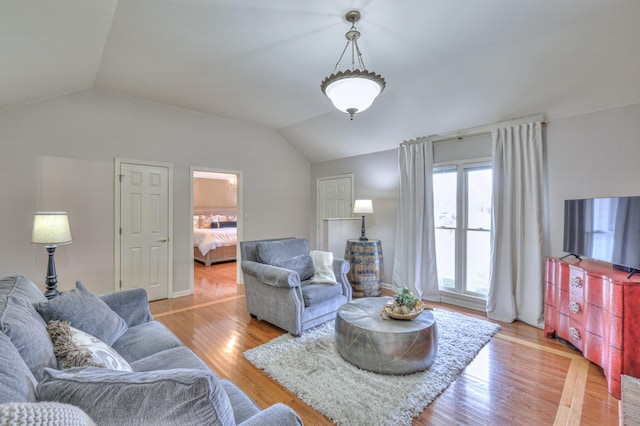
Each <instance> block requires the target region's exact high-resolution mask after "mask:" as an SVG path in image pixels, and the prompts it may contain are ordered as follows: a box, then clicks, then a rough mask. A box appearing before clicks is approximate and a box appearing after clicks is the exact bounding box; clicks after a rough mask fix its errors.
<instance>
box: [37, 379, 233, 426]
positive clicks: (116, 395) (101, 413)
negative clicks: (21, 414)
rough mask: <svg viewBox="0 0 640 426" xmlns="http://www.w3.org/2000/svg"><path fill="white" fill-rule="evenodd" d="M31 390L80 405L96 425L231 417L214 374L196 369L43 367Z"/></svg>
mask: <svg viewBox="0 0 640 426" xmlns="http://www.w3.org/2000/svg"><path fill="white" fill-rule="evenodd" d="M37 392H38V396H39V397H40V399H41V400H43V401H54V402H62V403H66V404H72V405H75V406H77V407H80V408H81V409H82V410H83V411H84V412H86V413H87V414H88V415H89V416H90V417H91V418H92V419H94V420H95V421H96V422H97V423H98V424H100V425H124V424H137V425H142V424H149V425H159V424H162V425H168V426H169V425H175V426H184V425H229V424H233V423H234V415H233V409H232V407H231V403H230V402H229V398H228V396H227V394H226V393H225V391H224V389H223V387H222V386H221V385H220V382H219V381H218V378H217V377H216V376H215V375H214V374H212V373H211V372H206V371H202V370H191V369H173V370H159V371H149V372H140V373H129V372H124V371H115V370H106V369H104V368H96V367H86V368H71V369H68V370H60V371H58V370H51V369H47V370H46V371H45V379H44V380H43V381H42V382H40V383H39V384H38V388H37Z"/></svg>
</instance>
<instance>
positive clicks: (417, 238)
mask: <svg viewBox="0 0 640 426" xmlns="http://www.w3.org/2000/svg"><path fill="white" fill-rule="evenodd" d="M399 163H400V200H399V203H398V216H397V223H396V248H395V249H396V250H395V257H394V261H393V279H392V285H393V288H394V289H395V290H399V289H401V288H403V287H407V288H409V289H410V290H411V291H412V292H413V294H414V295H415V296H416V297H419V298H420V299H426V300H431V301H439V300H440V292H439V290H438V275H437V272H436V249H435V246H436V244H435V235H434V220H433V144H432V142H431V141H430V140H424V141H420V142H417V143H404V144H402V145H400V148H399Z"/></svg>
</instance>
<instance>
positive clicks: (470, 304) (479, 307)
mask: <svg viewBox="0 0 640 426" xmlns="http://www.w3.org/2000/svg"><path fill="white" fill-rule="evenodd" d="M440 301H441V302H442V303H449V304H450V305H456V306H460V307H462V308H467V309H473V310H474V311H480V312H486V311H487V301H486V300H485V299H481V298H479V297H473V296H469V295H466V294H459V293H454V292H451V291H442V290H440Z"/></svg>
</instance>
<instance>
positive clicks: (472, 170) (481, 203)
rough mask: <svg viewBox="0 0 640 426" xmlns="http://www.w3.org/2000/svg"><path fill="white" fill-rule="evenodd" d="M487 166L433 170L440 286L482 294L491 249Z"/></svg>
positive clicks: (486, 284)
mask: <svg viewBox="0 0 640 426" xmlns="http://www.w3.org/2000/svg"><path fill="white" fill-rule="evenodd" d="M491 180H492V179H491V164H490V163H487V162H482V163H479V162H458V163H455V164H450V165H444V166H437V167H436V168H435V169H434V171H433V201H434V216H435V217H434V219H435V237H436V263H437V267H438V285H439V287H440V289H441V290H445V291H452V292H456V293H461V294H466V295H471V296H476V297H482V298H484V297H486V296H487V294H488V292H489V267H490V266H489V265H490V264H489V262H490V252H491V190H492V182H491Z"/></svg>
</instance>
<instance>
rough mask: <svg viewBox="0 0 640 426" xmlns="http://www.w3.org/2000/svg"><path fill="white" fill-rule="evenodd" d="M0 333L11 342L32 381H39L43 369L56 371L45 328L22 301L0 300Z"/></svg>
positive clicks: (42, 322)
mask: <svg viewBox="0 0 640 426" xmlns="http://www.w3.org/2000/svg"><path fill="white" fill-rule="evenodd" d="M0 330H1V331H2V332H3V333H4V334H6V335H7V336H8V337H9V339H11V343H13V346H15V348H16V349H17V350H18V352H19V353H20V357H21V358H22V359H23V360H24V362H25V364H27V367H29V370H31V372H32V373H33V375H34V376H35V378H36V380H40V379H42V377H43V374H44V369H45V368H46V367H50V368H56V367H57V362H56V357H55V355H54V354H53V344H52V343H51V339H50V338H49V334H48V333H47V325H46V324H45V322H44V321H43V320H42V318H41V317H40V315H38V313H37V312H36V310H35V309H34V308H33V305H32V304H31V303H30V302H29V301H28V300H27V299H26V298H24V297H20V296H9V297H6V296H0Z"/></svg>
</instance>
